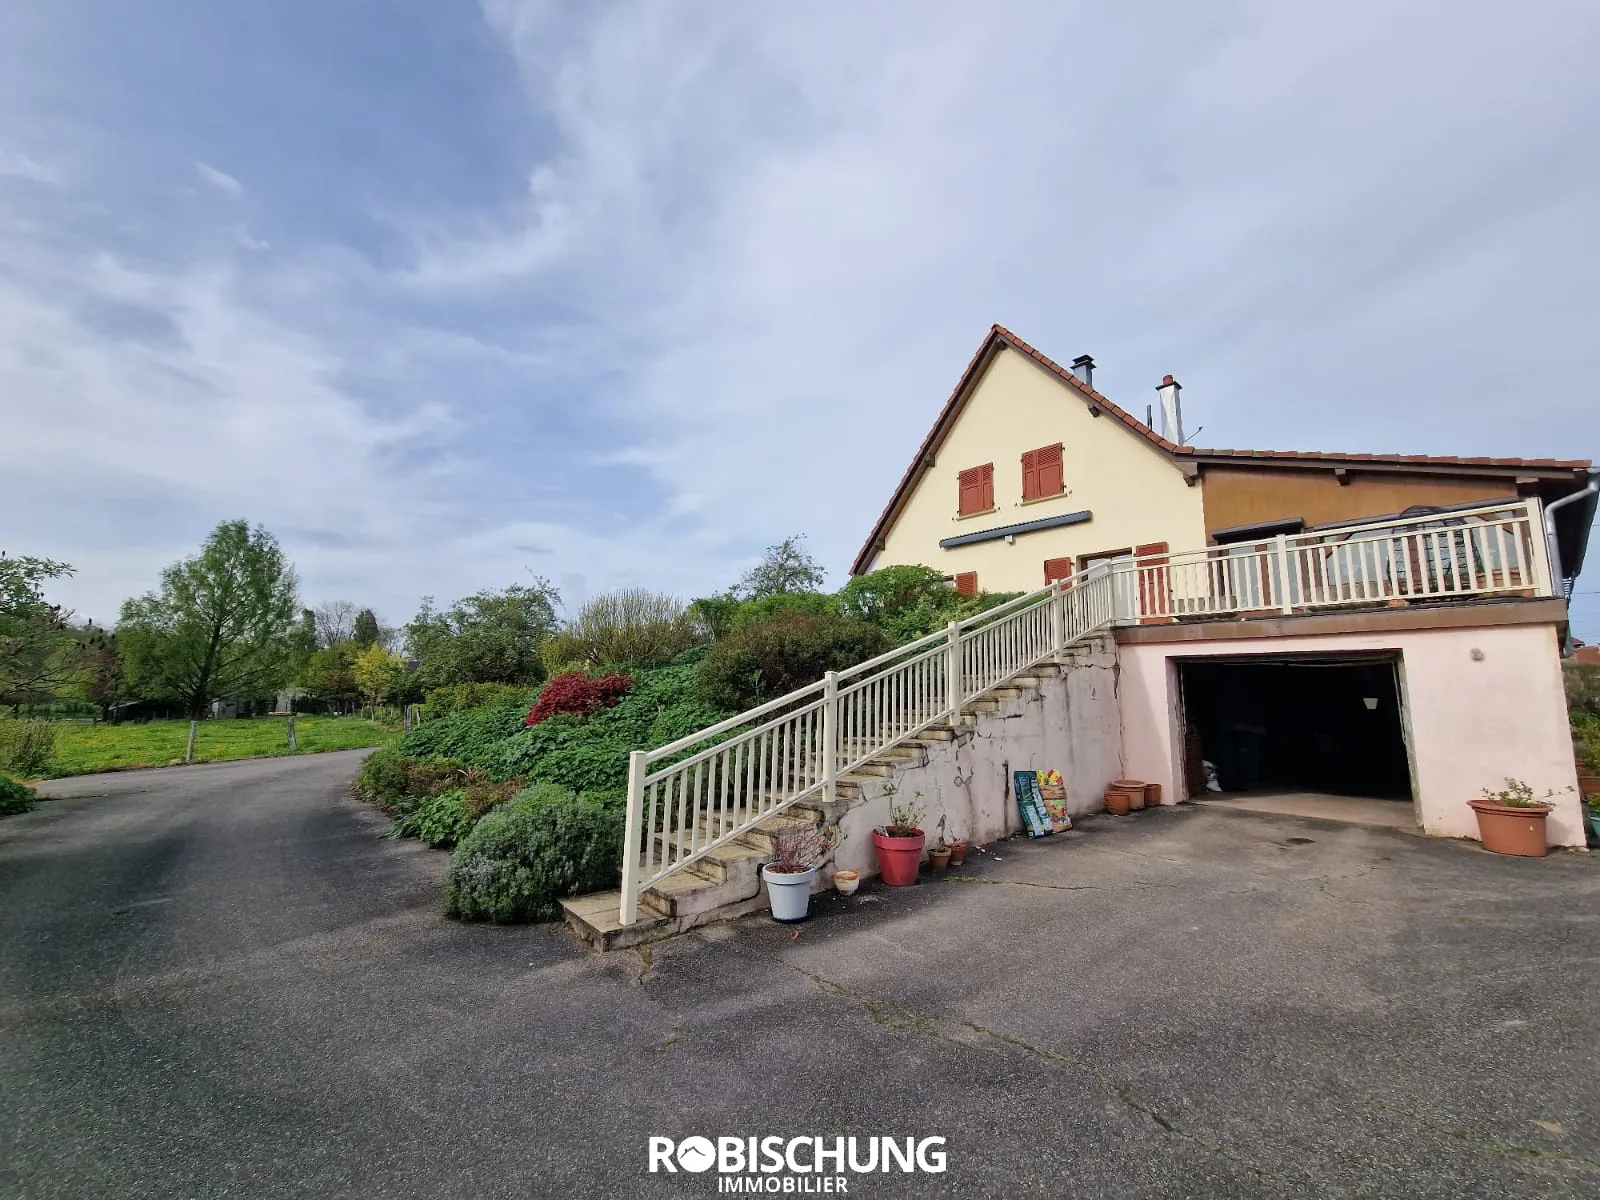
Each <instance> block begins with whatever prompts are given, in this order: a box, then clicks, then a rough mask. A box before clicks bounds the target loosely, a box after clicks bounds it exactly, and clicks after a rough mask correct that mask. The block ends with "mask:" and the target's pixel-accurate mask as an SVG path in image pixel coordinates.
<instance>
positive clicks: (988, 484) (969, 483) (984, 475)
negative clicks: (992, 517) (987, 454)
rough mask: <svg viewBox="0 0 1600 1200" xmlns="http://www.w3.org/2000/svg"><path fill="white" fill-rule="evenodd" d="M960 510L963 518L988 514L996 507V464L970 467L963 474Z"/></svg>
mask: <svg viewBox="0 0 1600 1200" xmlns="http://www.w3.org/2000/svg"><path fill="white" fill-rule="evenodd" d="M959 487H960V489H961V495H960V508H959V510H958V511H959V512H960V514H961V515H962V516H963V517H970V516H972V515H973V514H974V513H981V512H988V511H989V510H990V509H991V508H993V507H994V464H993V463H985V464H984V465H983V466H981V467H969V468H967V469H966V470H965V471H963V472H961V475H960V484H959Z"/></svg>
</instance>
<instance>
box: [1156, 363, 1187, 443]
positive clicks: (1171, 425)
mask: <svg viewBox="0 0 1600 1200" xmlns="http://www.w3.org/2000/svg"><path fill="white" fill-rule="evenodd" d="M1182 390H1183V385H1182V384H1181V383H1179V382H1178V381H1177V380H1176V379H1174V378H1173V377H1172V376H1171V375H1167V376H1165V377H1164V378H1163V379H1162V380H1161V386H1160V387H1158V388H1157V389H1156V393H1157V395H1159V396H1160V397H1161V436H1162V437H1164V438H1166V439H1167V441H1169V442H1176V443H1177V444H1178V445H1180V446H1181V445H1183V404H1182V402H1181V401H1180V400H1179V399H1178V393H1179V392H1181V391H1182Z"/></svg>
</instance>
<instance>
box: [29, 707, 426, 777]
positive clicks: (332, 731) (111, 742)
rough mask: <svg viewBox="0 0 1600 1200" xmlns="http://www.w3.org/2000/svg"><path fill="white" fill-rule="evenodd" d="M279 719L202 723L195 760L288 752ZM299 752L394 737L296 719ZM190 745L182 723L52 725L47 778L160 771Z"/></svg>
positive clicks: (356, 720) (372, 728)
mask: <svg viewBox="0 0 1600 1200" xmlns="http://www.w3.org/2000/svg"><path fill="white" fill-rule="evenodd" d="M287 724H288V722H287V721H286V720H285V719H284V718H283V717H260V718H256V719H253V720H230V719H223V720H218V721H201V722H200V734H199V737H198V738H196V740H195V747H194V760H195V762H231V761H233V760H235V759H241V758H271V757H275V756H277V755H282V754H290V753H293V751H291V750H290V749H289V736H288V730H287ZM295 735H296V737H297V739H298V741H299V743H300V750H299V752H300V753H301V754H317V753H320V752H322V751H325V750H356V749H360V748H362V747H365V746H382V745H384V744H386V743H387V742H389V741H391V740H393V739H394V738H396V737H398V736H399V735H398V734H395V733H391V732H389V731H387V730H385V729H384V728H383V727H382V726H381V725H379V724H377V722H375V721H368V720H366V719H365V718H363V717H296V718H295ZM188 742H189V722H187V721H145V722H138V723H134V722H130V723H128V724H125V725H77V724H68V723H62V724H60V725H57V726H56V752H55V758H54V760H53V762H52V763H51V770H50V774H51V776H52V777H54V778H61V777H64V776H67V775H92V774H94V773H95V772H96V771H124V770H129V769H131V768H133V767H165V766H170V765H171V764H172V763H173V762H174V760H176V761H178V762H182V760H183V754H184V750H185V748H186V747H187V745H188Z"/></svg>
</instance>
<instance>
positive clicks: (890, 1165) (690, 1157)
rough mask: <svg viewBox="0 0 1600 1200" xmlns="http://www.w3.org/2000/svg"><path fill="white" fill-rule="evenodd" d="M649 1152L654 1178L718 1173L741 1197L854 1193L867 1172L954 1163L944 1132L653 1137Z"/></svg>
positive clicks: (937, 1168) (930, 1169)
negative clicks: (852, 1187)
mask: <svg viewBox="0 0 1600 1200" xmlns="http://www.w3.org/2000/svg"><path fill="white" fill-rule="evenodd" d="M649 1154H650V1173H651V1174H652V1175H659V1174H666V1175H676V1174H678V1173H679V1172H684V1173H687V1174H691V1175H700V1174H705V1173H707V1172H715V1177H716V1180H717V1191H718V1192H727V1193H731V1194H736V1195H757V1194H760V1195H768V1194H772V1195H791V1196H793V1195H813V1196H814V1195H824V1194H831V1195H847V1194H849V1191H850V1185H851V1184H852V1183H855V1182H860V1178H861V1177H863V1176H869V1175H878V1174H883V1173H886V1172H900V1173H902V1174H915V1173H918V1172H924V1173H927V1174H929V1175H939V1174H942V1173H943V1172H944V1169H945V1166H946V1151H945V1140H944V1138H942V1137H924V1138H914V1137H905V1138H896V1137H876V1136H874V1137H842V1136H834V1137H818V1136H815V1135H802V1136H799V1137H779V1136H768V1137H761V1136H756V1137H719V1138H715V1139H713V1138H708V1137H686V1138H684V1139H682V1140H681V1141H674V1140H673V1139H672V1138H669V1137H652V1138H651V1139H650V1146H649Z"/></svg>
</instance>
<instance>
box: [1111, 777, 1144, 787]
mask: <svg viewBox="0 0 1600 1200" xmlns="http://www.w3.org/2000/svg"><path fill="white" fill-rule="evenodd" d="M1111 786H1112V787H1114V788H1142V787H1143V786H1144V780H1142V779H1113V780H1112V781H1111Z"/></svg>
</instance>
